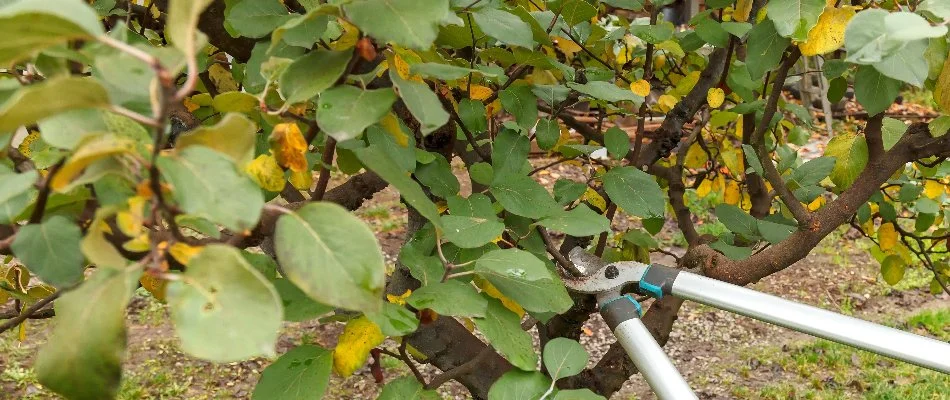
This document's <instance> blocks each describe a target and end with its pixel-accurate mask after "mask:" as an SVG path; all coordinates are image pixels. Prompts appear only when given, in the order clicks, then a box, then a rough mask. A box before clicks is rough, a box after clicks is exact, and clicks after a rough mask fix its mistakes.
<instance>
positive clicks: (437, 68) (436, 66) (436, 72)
mask: <svg viewBox="0 0 950 400" xmlns="http://www.w3.org/2000/svg"><path fill="white" fill-rule="evenodd" d="M409 72H410V73H412V74H415V75H421V76H423V77H426V78H435V79H439V80H443V81H454V80H456V79H461V78H464V77H466V76H468V74H482V75H486V76H489V77H496V76H497V75H494V74H489V73H486V72H485V71H480V70H477V69H471V68H466V67H459V66H455V65H449V64H442V63H433V62H427V63H419V64H413V65H412V66H410V67H409Z"/></svg>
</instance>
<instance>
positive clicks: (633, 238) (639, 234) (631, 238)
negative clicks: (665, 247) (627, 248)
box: [623, 229, 660, 249]
mask: <svg viewBox="0 0 950 400" xmlns="http://www.w3.org/2000/svg"><path fill="white" fill-rule="evenodd" d="M623 240H624V241H627V242H630V243H633V244H635V245H637V246H640V247H643V248H646V249H656V248H659V247H660V244H659V243H657V241H656V239H654V238H653V236H650V234H649V233H647V232H644V231H643V230H642V229H631V230H629V231H626V232H624V234H623Z"/></svg>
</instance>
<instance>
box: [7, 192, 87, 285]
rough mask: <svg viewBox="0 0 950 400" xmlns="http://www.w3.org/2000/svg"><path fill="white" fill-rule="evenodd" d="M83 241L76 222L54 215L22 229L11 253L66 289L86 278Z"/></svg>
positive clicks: (51, 283)
mask: <svg viewBox="0 0 950 400" xmlns="http://www.w3.org/2000/svg"><path fill="white" fill-rule="evenodd" d="M23 175H26V174H23ZM80 240H82V232H80V230H79V226H77V225H76V223H75V222H73V221H71V220H69V219H68V218H66V217H64V216H61V215H54V216H52V217H49V219H47V220H46V221H43V222H42V223H39V224H29V225H26V226H23V227H22V228H20V230H19V231H18V232H17V234H16V237H15V239H14V240H13V243H12V244H11V245H10V249H12V250H13V254H14V255H15V256H16V257H17V258H18V259H19V260H20V261H21V262H23V264H24V265H26V267H27V268H29V270H30V272H33V273H34V274H36V276H38V277H40V279H42V280H43V282H46V283H48V284H50V285H53V286H56V287H58V288H63V287H67V286H70V285H73V284H75V283H78V282H79V281H81V280H82V278H83V274H82V271H83V261H85V258H84V257H83V255H82V251H80V249H79V241H80Z"/></svg>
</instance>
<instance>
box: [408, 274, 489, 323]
mask: <svg viewBox="0 0 950 400" xmlns="http://www.w3.org/2000/svg"><path fill="white" fill-rule="evenodd" d="M406 303H409V305H411V306H413V307H415V308H416V309H419V310H421V309H423V308H429V309H432V310H433V311H435V312H437V313H439V315H451V316H453V317H484V316H485V311H486V310H487V308H488V301H487V300H486V299H485V297H483V296H482V295H480V294H479V293H478V292H477V291H475V288H474V287H472V285H471V284H469V283H465V282H462V281H459V280H455V279H450V280H447V281H445V282H440V283H435V284H431V285H428V286H423V287H421V288H419V289H417V290H416V291H415V292H412V295H410V296H409V298H408V299H406Z"/></svg>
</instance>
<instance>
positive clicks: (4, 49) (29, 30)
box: [0, 0, 103, 131]
mask: <svg viewBox="0 0 950 400" xmlns="http://www.w3.org/2000/svg"><path fill="white" fill-rule="evenodd" d="M5 3H10V2H9V1H8V2H5ZM84 3H85V2H83V1H80V0H61V1H57V2H56V5H55V7H52V6H51V5H50V3H49V1H47V0H20V1H16V2H12V3H10V4H6V5H4V6H3V7H0V37H3V38H6V39H5V40H3V41H2V43H0V65H3V66H4V67H8V66H11V65H13V64H14V63H16V62H19V61H23V60H25V59H28V58H30V57H32V56H33V55H35V54H37V53H39V52H40V51H42V50H44V49H46V48H48V47H51V46H55V45H58V44H62V43H66V42H68V41H70V40H79V39H90V38H93V37H96V36H99V35H102V34H103V31H102V25H101V24H100V23H99V16H98V15H97V14H96V11H95V10H93V9H92V8H90V7H89V6H88V5H87V4H84ZM63 93H66V92H63ZM0 131H3V129H0Z"/></svg>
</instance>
